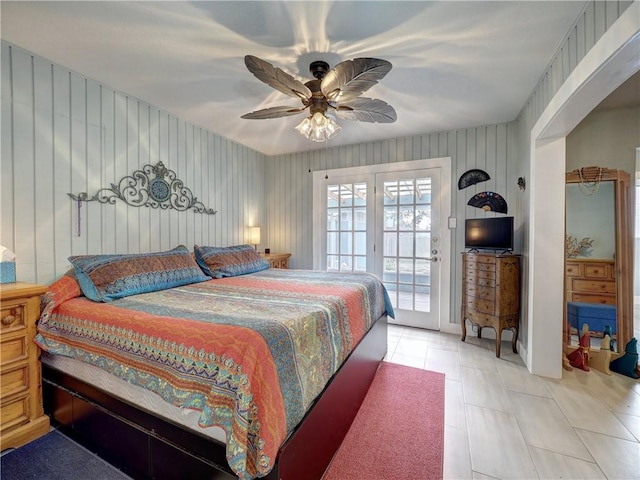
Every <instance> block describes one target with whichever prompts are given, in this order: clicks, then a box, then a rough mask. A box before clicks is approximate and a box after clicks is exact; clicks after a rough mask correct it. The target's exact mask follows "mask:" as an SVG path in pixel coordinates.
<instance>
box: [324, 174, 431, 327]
mask: <svg viewBox="0 0 640 480" xmlns="http://www.w3.org/2000/svg"><path fill="white" fill-rule="evenodd" d="M438 188H439V169H438V168H433V169H421V170H415V171H403V172H388V173H376V174H369V175H363V174H356V175H346V176H342V175H340V176H338V175H334V176H332V177H331V178H330V179H329V181H328V182H326V184H325V188H324V195H323V197H324V198H322V199H321V206H320V211H323V212H324V213H325V215H326V217H325V218H326V220H325V221H324V228H323V229H322V230H323V231H322V234H321V235H322V238H321V239H320V240H319V242H318V243H319V245H320V248H321V250H322V251H323V255H322V256H321V261H320V265H319V267H320V268H322V269H326V270H328V271H340V272H345V271H347V272H350V271H354V272H365V271H366V272H372V273H375V274H376V275H378V276H379V277H380V278H381V279H382V280H383V283H384V284H385V286H386V288H387V290H388V292H389V296H390V298H391V302H392V304H393V307H394V310H395V312H396V318H395V320H393V319H389V321H390V322H393V323H398V324H402V325H409V326H414V327H420V328H429V329H439V321H440V320H439V313H440V309H439V291H440V280H439V272H440V268H439V264H438V260H439V257H438V254H439V248H440V243H441V239H440V235H439V227H438V225H439V216H440V212H439V203H438V199H439V195H438Z"/></svg>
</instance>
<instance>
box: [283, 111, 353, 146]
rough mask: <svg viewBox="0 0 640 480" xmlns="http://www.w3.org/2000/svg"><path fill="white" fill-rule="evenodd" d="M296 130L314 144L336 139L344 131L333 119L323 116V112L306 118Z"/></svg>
mask: <svg viewBox="0 0 640 480" xmlns="http://www.w3.org/2000/svg"><path fill="white" fill-rule="evenodd" d="M295 128H296V130H297V131H298V132H300V133H301V134H302V135H304V136H305V137H307V138H308V139H309V140H311V141H313V142H324V141H326V140H327V139H329V138H333V137H335V136H336V135H337V134H338V133H339V132H340V130H342V127H341V126H340V125H338V124H337V123H336V122H334V121H333V119H332V118H330V117H328V116H326V115H323V114H322V113H321V112H316V113H314V114H313V115H312V116H311V117H307V118H305V119H304V120H303V121H302V122H300V124H299V125H298V126H297V127H295Z"/></svg>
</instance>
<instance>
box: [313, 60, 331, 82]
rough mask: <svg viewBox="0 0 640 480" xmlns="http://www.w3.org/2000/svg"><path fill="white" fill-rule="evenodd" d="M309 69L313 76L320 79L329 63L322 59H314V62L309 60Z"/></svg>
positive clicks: (327, 68) (327, 69)
mask: <svg viewBox="0 0 640 480" xmlns="http://www.w3.org/2000/svg"><path fill="white" fill-rule="evenodd" d="M309 71H310V72H311V75H312V76H313V78H317V79H318V80H322V79H323V78H324V76H325V75H326V74H327V72H328V71H329V64H328V63H327V62H323V61H322V60H316V61H315V62H311V65H309Z"/></svg>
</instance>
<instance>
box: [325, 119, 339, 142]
mask: <svg viewBox="0 0 640 480" xmlns="http://www.w3.org/2000/svg"><path fill="white" fill-rule="evenodd" d="M327 120H328V121H327V125H326V127H325V130H326V131H327V137H328V138H333V137H335V136H336V135H338V133H340V130H342V127H341V126H340V125H338V124H337V123H336V122H334V121H333V120H332V119H330V118H327Z"/></svg>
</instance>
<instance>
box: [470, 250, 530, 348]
mask: <svg viewBox="0 0 640 480" xmlns="http://www.w3.org/2000/svg"><path fill="white" fill-rule="evenodd" d="M519 318H520V256H519V255H496V254H488V253H463V254H462V318H461V324H462V341H464V340H465V338H466V337H467V327H466V322H465V320H469V321H470V322H471V323H473V324H474V325H477V327H478V338H481V336H482V328H483V327H492V328H493V329H494V330H495V331H496V357H499V356H500V341H501V338H502V331H503V330H504V329H511V330H512V331H513V339H512V341H511V347H512V349H513V353H518V351H517V350H516V342H517V340H518V329H519V325H518V324H519Z"/></svg>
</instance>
